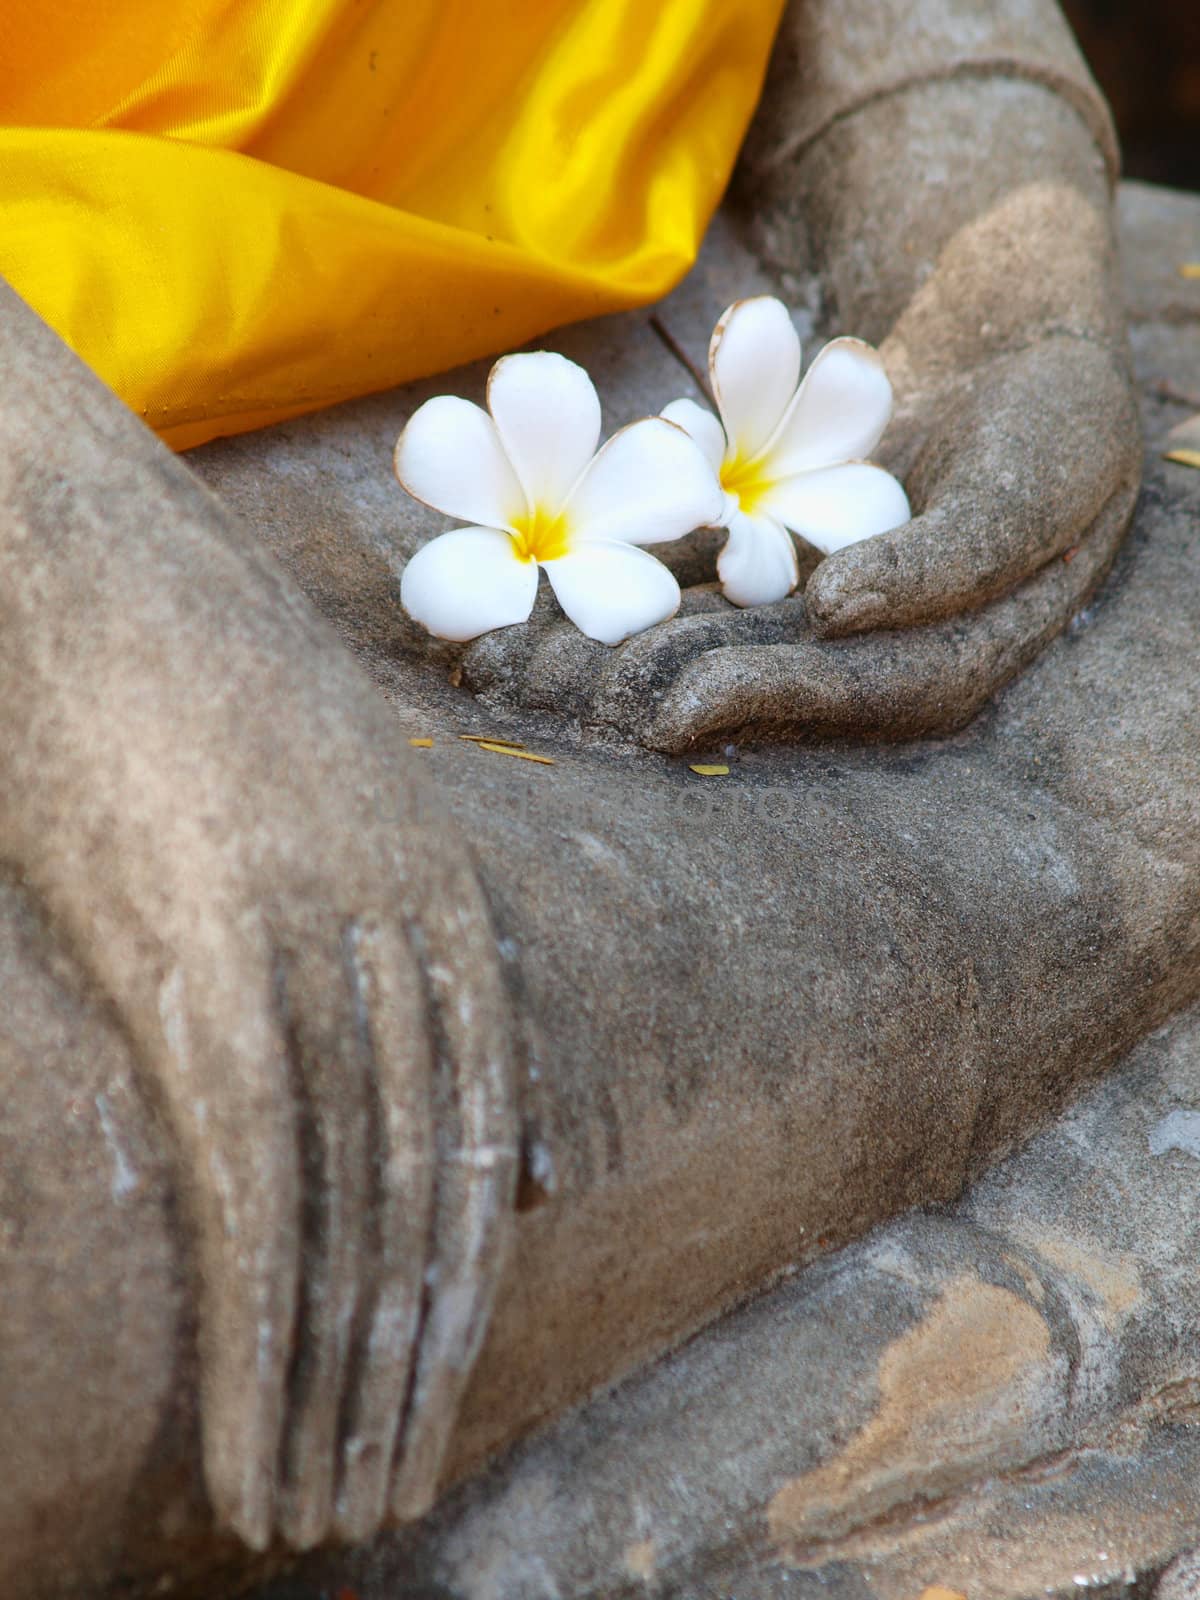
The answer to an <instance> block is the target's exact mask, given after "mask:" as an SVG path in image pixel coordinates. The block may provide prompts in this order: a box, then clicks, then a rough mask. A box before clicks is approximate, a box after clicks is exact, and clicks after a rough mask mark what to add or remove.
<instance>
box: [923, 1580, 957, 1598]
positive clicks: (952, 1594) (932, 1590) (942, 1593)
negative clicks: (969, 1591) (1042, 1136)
mask: <svg viewBox="0 0 1200 1600" xmlns="http://www.w3.org/2000/svg"><path fill="white" fill-rule="evenodd" d="M921 1600H967V1597H966V1595H965V1594H963V1592H962V1590H961V1589H947V1588H946V1586H945V1584H941V1583H934V1584H931V1585H930V1586H929V1588H928V1589H926V1590H924V1592H923V1593H922V1595H921Z"/></svg>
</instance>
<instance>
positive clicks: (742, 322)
mask: <svg viewBox="0 0 1200 1600" xmlns="http://www.w3.org/2000/svg"><path fill="white" fill-rule="evenodd" d="M708 368H709V371H710V373H711V374H712V383H713V393H714V395H715V396H716V400H717V405H718V407H719V408H720V412H721V421H722V422H723V423H724V424H725V434H726V437H727V438H728V440H729V448H730V450H731V451H733V452H734V453H735V454H736V455H737V456H739V457H741V458H742V459H743V460H745V459H748V458H749V457H750V456H754V455H757V454H758V452H759V451H760V450H761V449H762V447H763V446H764V445H765V444H766V442H767V440H768V439H769V438H770V437H771V435H772V434H773V433H774V432H775V429H776V428H777V427H778V426H779V423H780V420H781V418H782V417H783V414H784V412H785V411H786V410H787V407H788V402H789V401H790V400H791V398H792V396H793V394H794V393H795V392H796V384H797V383H798V382H799V380H800V336H799V334H798V333H797V332H796V330H795V328H794V327H793V326H792V319H791V317H790V316H789V315H788V309H787V307H786V306H785V305H784V304H783V302H782V300H776V299H775V298H774V296H773V295H757V296H755V298H754V299H752V300H738V301H737V302H736V303H735V304H734V305H731V306H730V308H729V310H728V311H727V312H726V313H725V315H724V316H723V317H722V318H721V320H720V322H718V323H717V326H716V327H715V328H714V330H713V336H712V343H711V344H710V345H709V347H708Z"/></svg>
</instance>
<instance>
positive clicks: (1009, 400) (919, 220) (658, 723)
mask: <svg viewBox="0 0 1200 1600" xmlns="http://www.w3.org/2000/svg"><path fill="white" fill-rule="evenodd" d="M851 9H852V10H854V9H856V8H854V7H852V8H851ZM857 9H861V8H857ZM948 9H949V10H951V11H953V10H955V7H954V6H953V4H951V5H949V7H948ZM958 9H960V10H961V8H958ZM824 10H825V11H828V10H829V8H828V7H826V8H824ZM821 11H822V8H821V7H820V6H812V7H808V8H802V7H793V8H792V9H791V11H790V12H789V15H788V17H787V19H785V23H784V30H783V34H782V36H781V39H780V44H779V46H778V49H777V53H776V59H775V63H774V67H773V73H772V77H771V79H770V81H769V83H768V86H767V91H766V95H765V98H764V105H763V108H762V112H761V113H760V118H759V122H758V124H757V125H756V129H755V131H754V133H753V134H752V136H751V139H750V141H749V145H748V149H747V152H746V157H745V161H744V163H743V169H742V171H741V173H740V175H739V179H738V182H737V184H736V185H735V189H734V191H733V194H732V197H731V201H730V204H731V206H732V207H733V208H734V212H735V216H736V217H737V219H738V220H739V222H740V224H741V226H742V228H743V231H744V232H745V234H746V235H747V236H748V239H749V241H750V243H751V244H752V246H753V248H754V249H755V251H756V253H757V254H758V256H759V258H760V260H762V261H763V262H764V264H765V265H766V266H767V267H768V268H769V269H771V270H773V271H774V272H775V273H776V274H777V275H778V276H779V278H780V279H781V280H786V277H787V275H788V274H790V273H795V272H797V271H798V270H799V271H804V270H806V271H808V272H810V273H815V274H816V275H817V276H818V278H819V280H820V283H821V285H822V289H823V293H824V299H825V306H826V321H827V322H829V323H830V324H831V327H832V329H833V331H838V332H846V333H854V334H860V335H862V336H864V337H866V338H868V339H871V340H873V341H876V342H879V343H880V346H881V352H882V354H883V357H884V360H885V363H886V366H887V369H888V372H889V375H890V377H891V379H892V382H893V386H894V388H895V392H896V399H897V410H896V416H895V418H894V421H893V423H892V426H891V428H890V430H889V432H888V433H887V435H886V436H885V439H884V443H883V446H882V448H881V451H880V452H879V454H878V459H879V460H880V461H881V462H882V464H883V465H885V466H887V467H889V468H891V469H892V470H893V471H894V472H896V473H898V474H899V475H900V476H901V477H903V478H904V480H905V482H906V486H907V488H908V490H909V496H910V500H911V502H912V505H913V510H914V517H913V520H912V521H911V522H910V523H908V524H906V525H905V526H904V527H902V528H899V529H897V530H895V531H894V532H892V533H888V534H883V535H879V536H877V537H875V538H873V539H869V540H866V541H863V542H862V543H860V544H856V545H852V546H850V547H849V548H847V549H845V550H842V551H840V552H838V553H836V554H834V555H832V556H830V557H828V558H827V559H825V560H824V561H821V562H820V563H819V564H818V565H816V566H815V567H814V566H813V564H812V560H810V561H809V563H808V564H807V567H806V568H804V569H803V570H804V572H805V575H806V576H807V583H806V585H803V587H802V592H801V593H798V594H797V595H796V596H794V597H792V598H791V599H789V600H787V601H785V602H782V603H780V604H777V605H773V606H769V607H763V608H759V609H756V610H746V611H738V610H736V609H735V608H734V607H732V606H730V605H728V604H727V603H726V602H724V601H723V600H721V599H719V598H718V597H717V596H716V595H715V594H714V593H713V592H712V589H711V587H709V588H707V589H697V590H692V591H690V592H688V593H686V594H685V601H684V606H683V608H682V612H681V615H680V616H679V617H678V618H676V619H675V620H674V621H673V622H670V623H667V624H665V625H663V626H660V627H659V628H656V629H654V630H651V632H649V633H647V634H645V635H643V636H641V637H639V638H636V639H634V640H632V641H631V642H629V643H628V644H626V645H625V646H623V647H622V648H620V649H619V650H617V651H615V652H604V651H602V650H598V649H596V648H595V647H593V646H590V645H589V644H588V643H587V642H586V641H580V640H578V639H577V638H573V637H571V635H570V633H569V631H568V630H567V629H565V628H563V627H561V626H558V625H556V624H555V623H554V622H553V621H552V619H551V618H550V616H549V615H548V614H547V612H545V611H543V613H542V619H543V620H542V624H541V628H540V629H538V628H537V627H536V619H535V627H534V628H533V630H531V631H527V632H526V634H525V636H524V637H514V638H512V639H509V640H507V641H503V640H500V639H498V638H497V639H488V640H483V641H480V642H479V643H478V644H477V645H475V646H474V647H472V649H471V651H469V652H468V655H467V657H466V661H465V669H466V678H467V681H468V682H469V683H471V684H472V685H473V686H474V687H476V688H477V689H479V690H480V691H490V692H491V693H493V694H494V695H496V696H497V697H499V698H505V697H507V698H510V699H516V700H519V701H523V702H525V703H532V704H544V705H548V706H554V705H559V706H560V707H561V706H564V705H565V706H566V707H567V709H569V710H570V712H571V713H572V714H573V715H575V716H579V717H581V718H582V719H583V720H585V721H591V722H594V723H597V724H603V725H609V726H612V727H615V728H616V729H618V730H619V731H621V732H622V733H624V734H626V735H629V736H632V737H634V738H637V739H639V740H641V741H642V742H644V743H646V744H648V745H651V746H653V747H656V748H660V749H664V750H682V749H686V748H688V747H689V746H692V745H695V744H697V743H711V742H712V741H714V740H716V739H719V738H721V737H724V736H736V735H739V734H751V735H760V736H761V735H766V736H786V735H794V734H799V735H803V734H805V733H809V734H818V735H821V734H832V735H848V736H856V735H857V736H867V737H884V738H887V737H906V736H913V735H920V734H932V733H941V732H946V731H949V730H952V729H953V728H955V727H958V726H960V725H962V724H963V723H964V722H966V721H967V720H968V719H969V718H970V717H971V716H972V715H973V714H974V713H975V712H976V711H977V710H978V709H979V707H980V706H981V705H982V704H983V703H984V701H985V700H986V699H987V698H988V697H989V696H990V695H991V694H993V693H994V692H995V691H996V690H997V689H999V688H1000V687H1001V686H1002V685H1003V684H1004V683H1005V682H1006V681H1007V679H1008V678H1009V677H1011V676H1012V674H1013V673H1014V672H1016V671H1017V670H1019V668H1020V667H1021V666H1022V665H1024V664H1025V663H1026V662H1027V661H1029V660H1030V659H1031V658H1032V657H1033V656H1034V655H1035V654H1036V653H1037V652H1038V650H1040V649H1041V648H1042V647H1043V646H1044V644H1045V643H1046V642H1047V641H1048V640H1049V639H1051V638H1052V637H1053V636H1054V635H1055V634H1056V633H1058V632H1059V631H1061V629H1062V628H1063V627H1064V626H1065V625H1066V623H1067V622H1068V621H1069V620H1070V618H1071V617H1072V616H1073V615H1074V614H1075V613H1076V612H1077V611H1078V610H1079V609H1080V608H1081V607H1082V606H1083V605H1084V604H1085V603H1086V600H1087V598H1088V596H1089V595H1090V594H1091V592H1092V591H1093V590H1094V589H1095V587H1096V585H1097V584H1098V583H1099V581H1100V579H1101V578H1102V577H1103V575H1104V573H1105V571H1106V570H1107V568H1108V565H1109V564H1110V562H1111V560H1112V558H1113V555H1114V553H1115V551H1116V548H1117V546H1118V544H1119V542H1120V539H1121V537H1122V535H1123V533H1124V530H1125V527H1126V525H1127V523H1128V520H1129V517H1130V516H1131V514H1132V510H1133V504H1134V500H1135V498H1136V493H1137V485H1138V480H1139V475H1140V454H1141V453H1140V444H1139V436H1138V424H1137V412H1136V406H1135V403H1134V398H1133V393H1132V386H1131V380H1130V375H1129V367H1128V359H1127V351H1126V346H1125V334H1124V326H1123V320H1122V312H1121V307H1120V301H1119V294H1118V289H1117V284H1116V275H1115V263H1114V251H1113V243H1112V235H1111V222H1110V202H1109V188H1108V179H1107V174H1106V171H1105V168H1104V163H1103V161H1102V159H1101V155H1100V152H1099V149H1098V145H1097V139H1096V136H1095V131H1094V129H1090V128H1089V126H1088V124H1087V123H1086V122H1085V120H1084V119H1083V118H1082V117H1081V115H1080V113H1079V111H1078V109H1077V108H1076V107H1074V106H1073V105H1071V104H1068V103H1067V102H1066V101H1065V100H1064V98H1063V97H1062V96H1061V95H1059V94H1057V93H1054V92H1051V91H1050V90H1049V89H1048V88H1047V87H1045V86H1043V85H1042V84H1040V83H1033V82H1020V81H1014V80H1013V78H1011V77H1009V76H994V77H990V78H989V77H983V78H982V79H979V78H978V77H973V76H972V77H968V78H966V79H965V80H964V81H957V80H956V79H955V78H954V77H953V76H948V77H947V78H946V79H945V81H942V80H940V79H938V78H936V77H934V78H932V80H931V81H928V82H917V83H915V84H909V85H906V86H903V87H900V88H897V89H895V90H894V91H892V92H889V93H888V94H886V95H880V96H879V97H878V98H874V99H873V98H871V96H870V95H869V94H868V95H867V96H866V99H865V102H864V103H863V104H861V105H859V106H856V107H855V108H854V109H853V111H852V113H850V114H846V112H845V108H842V107H839V106H835V107H833V108H832V110H831V111H830V113H829V115H828V117H827V119H826V125H825V127H824V129H823V131H822V132H821V133H820V135H819V136H818V137H813V138H811V139H807V140H805V139H799V138H798V135H797V129H796V125H795V124H796V105H797V97H796V94H795V87H796V85H795V79H796V76H797V73H798V71H799V68H798V67H797V66H796V64H795V63H796V60H797V59H798V58H802V59H803V60H805V61H808V62H810V63H811V61H812V60H813V59H814V58H815V59H816V60H817V61H818V62H820V61H821V60H822V59H824V60H825V61H826V62H827V63H828V61H829V58H830V56H831V55H834V56H836V54H837V50H836V48H835V44H836V41H835V43H834V44H831V42H830V39H829V37H827V36H823V37H816V38H814V37H812V30H813V28H814V23H813V16H812V14H813V13H814V12H821ZM860 20H862V19H860ZM951 20H952V19H951ZM865 26H867V27H868V28H874V27H875V26H879V27H880V28H884V31H886V29H885V25H884V23H883V22H877V19H876V18H875V17H874V14H873V13H872V15H871V16H870V17H868V18H867V20H866V23H865ZM947 26H948V27H949V23H948V24H947ZM817 32H818V34H819V33H820V27H819V26H817ZM847 32H848V34H850V35H851V36H853V37H855V38H860V36H861V29H860V30H858V31H857V33H856V30H855V29H852V28H850V27H849V25H848V24H847ZM952 32H953V30H952V29H951V30H950V33H951V34H952ZM948 37H949V35H948ZM860 42H861V38H860ZM952 42H953V41H952V39H951V43H952ZM829 70H830V71H831V72H832V69H829ZM841 70H842V71H843V75H845V64H844V63H842V67H841ZM833 76H835V77H836V76H837V74H836V73H833ZM810 87H811V86H810ZM867 87H868V89H869V87H870V86H869V84H868V85H867ZM817 88H819V85H818V86H817ZM815 92H816V90H814V91H813V93H815ZM812 98H813V94H811V93H810V94H807V95H806V97H805V102H804V103H805V104H808V103H809V102H811V100H812ZM818 98H819V96H818ZM801 131H803V130H801ZM783 292H786V290H784V291H783ZM715 309H720V308H719V307H717V308H715ZM812 559H813V560H815V556H814V557H813V558H812ZM691 565H692V567H693V568H694V565H695V563H694V560H692V561H691ZM684 570H685V569H682V568H681V576H683V575H684ZM516 632H517V630H514V633H516Z"/></svg>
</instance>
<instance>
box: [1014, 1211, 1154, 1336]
mask: <svg viewBox="0 0 1200 1600" xmlns="http://www.w3.org/2000/svg"><path fill="white" fill-rule="evenodd" d="M1031 1242H1032V1244H1033V1245H1034V1248H1035V1249H1036V1250H1037V1251H1038V1253H1039V1254H1040V1255H1042V1256H1044V1257H1045V1259H1046V1260H1047V1261H1048V1262H1049V1263H1050V1264H1051V1266H1053V1267H1057V1268H1058V1270H1059V1271H1060V1272H1065V1273H1066V1274H1067V1275H1068V1276H1070V1277H1072V1278H1077V1279H1079V1281H1080V1282H1081V1283H1083V1284H1084V1285H1085V1286H1086V1287H1087V1288H1089V1289H1090V1290H1091V1291H1092V1293H1093V1294H1094V1295H1096V1296H1097V1297H1098V1299H1099V1300H1100V1302H1101V1307H1102V1310H1101V1314H1102V1316H1103V1318H1104V1321H1105V1322H1106V1323H1108V1325H1109V1326H1110V1327H1112V1326H1115V1325H1116V1324H1118V1323H1120V1322H1122V1321H1123V1320H1124V1318H1125V1316H1126V1314H1127V1313H1128V1312H1130V1311H1132V1310H1133V1308H1134V1306H1136V1305H1138V1304H1139V1302H1140V1301H1141V1299H1142V1285H1141V1279H1140V1278H1139V1276H1138V1270H1137V1265H1136V1263H1135V1262H1134V1261H1133V1259H1132V1258H1131V1257H1128V1256H1102V1255H1097V1254H1096V1253H1095V1252H1094V1251H1092V1250H1085V1249H1083V1247H1082V1246H1081V1245H1079V1244H1078V1243H1077V1242H1076V1241H1075V1240H1074V1239H1071V1238H1069V1237H1068V1236H1067V1235H1066V1234H1056V1233H1049V1232H1040V1233H1039V1234H1038V1236H1037V1238H1036V1239H1034V1240H1032V1241H1031Z"/></svg>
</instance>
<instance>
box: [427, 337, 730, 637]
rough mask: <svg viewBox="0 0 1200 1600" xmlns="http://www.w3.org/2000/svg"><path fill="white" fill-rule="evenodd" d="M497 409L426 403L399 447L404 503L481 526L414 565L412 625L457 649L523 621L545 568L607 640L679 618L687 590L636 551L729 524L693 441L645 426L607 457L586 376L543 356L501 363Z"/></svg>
mask: <svg viewBox="0 0 1200 1600" xmlns="http://www.w3.org/2000/svg"><path fill="white" fill-rule="evenodd" d="M487 402H488V411H484V410H482V409H481V408H480V407H479V406H476V405H472V404H471V402H470V401H469V400H461V399H459V398H458V397H457V396H455V395H439V396H438V397H437V398H436V399H434V400H427V401H426V402H425V404H424V405H423V406H421V407H420V409H419V410H417V411H416V412H414V413H413V415H412V417H411V418H410V419H409V422H408V425H407V427H406V428H405V429H404V432H403V433H402V434H401V435H400V438H399V441H398V443H397V445H396V476H397V477H398V478H399V480H400V482H401V484H402V485H403V487H404V488H405V489H407V490H408V492H409V494H411V495H412V496H413V497H414V498H415V499H417V500H422V501H424V502H425V504H426V505H429V506H432V507H433V508H434V509H435V510H437V511H443V512H445V513H446V514H447V515H448V516H452V517H461V518H462V519H463V520H464V521H467V522H471V523H474V524H476V526H473V527H469V528H455V529H452V530H451V531H450V532H449V533H443V534H440V535H439V536H438V537H437V538H436V539H432V540H430V542H429V543H428V544H427V545H424V546H423V547H422V548H421V549H420V550H418V551H417V553H416V555H415V556H413V558H412V560H411V561H410V562H409V563H408V565H407V567H405V569H404V575H403V577H402V579H401V583H400V599H401V602H402V604H403V606H404V608H405V610H406V611H407V612H408V613H409V615H410V616H412V617H415V618H416V620H417V621H418V622H421V623H423V624H424V625H425V627H426V628H428V629H429V631H430V633H434V634H437V635H438V636H439V637H440V638H443V639H459V640H465V639H474V638H476V637H477V636H478V635H479V634H481V633H488V632H490V631H491V630H492V629H493V628H503V627H507V626H509V625H510V624H511V623H514V622H524V621H525V619H526V618H527V617H528V616H529V613H530V611H531V610H532V609H533V602H534V597H535V596H536V594H537V585H538V568H539V567H544V568H545V571H546V575H547V577H548V578H549V580H550V583H551V586H552V587H553V589H554V593H555V595H556V596H557V598H558V602H559V604H560V605H561V606H562V608H563V610H564V611H565V612H566V614H567V616H568V617H570V619H571V621H572V622H574V623H575V625H576V626H577V627H578V628H580V629H582V631H583V632H584V633H586V634H587V635H588V637H589V638H591V639H598V640H600V641H601V643H603V644H619V643H620V642H621V640H622V639H627V638H628V637H629V636H630V635H631V634H634V633H640V632H641V631H642V630H643V629H645V628H649V627H650V626H651V625H652V624H653V623H655V622H662V621H664V620H665V619H666V618H667V617H670V616H673V615H674V613H675V611H676V610H677V608H678V606H679V585H678V584H677V583H676V581H675V578H674V576H673V575H672V574H671V573H670V572H669V571H668V570H667V568H666V567H664V566H663V565H662V563H661V562H659V561H656V560H655V559H654V557H653V556H651V555H648V554H647V553H646V552H645V551H644V550H640V549H638V548H637V546H638V545H645V544H661V543H664V542H666V541H668V540H671V539H679V538H682V537H683V535H684V534H686V533H690V532H691V531H692V530H693V529H694V528H698V527H700V526H702V525H703V524H706V523H711V522H712V521H714V519H715V518H716V517H718V516H719V515H720V509H721V502H722V498H723V496H722V492H721V489H720V487H719V485H718V484H717V482H716V479H715V477H714V475H713V471H712V468H711V467H710V466H709V464H708V461H707V460H706V458H705V456H704V454H703V453H702V451H701V450H700V449H699V448H698V446H697V445H696V444H695V443H694V442H693V440H692V439H691V438H690V437H689V436H688V434H687V433H685V432H684V431H683V430H682V429H681V428H679V427H677V426H676V425H675V424H673V423H671V422H669V421H664V419H663V418H661V417H647V418H646V419H644V420H643V421H641V422H635V423H633V424H632V425H631V426H630V427H628V428H623V429H621V431H620V432H619V433H617V434H614V436H613V437H612V438H611V439H610V440H609V441H608V443H607V444H606V445H605V446H604V448H603V449H602V450H601V451H600V452H599V453H598V454H597V453H596V445H597V443H598V442H599V439H600V401H599V400H598V398H597V396H596V390H595V388H594V387H593V385H592V380H591V379H590V378H589V377H588V375H587V373H586V372H585V371H584V370H583V368H582V367H578V366H576V365H575V363H574V362H573V361H568V360H567V359H566V357H565V356H560V355H553V354H551V353H550V352H549V351H545V350H539V351H535V352H532V353H530V354H524V355H514V356H505V357H504V358H503V359H502V360H500V361H498V362H497V363H496V365H495V366H494V367H493V368H492V371H491V375H490V377H489V378H488V388H487ZM489 411H490V413H491V415H490V416H489V415H488V412H489Z"/></svg>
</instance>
